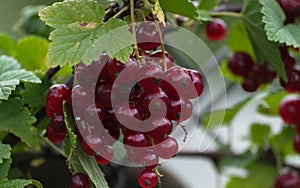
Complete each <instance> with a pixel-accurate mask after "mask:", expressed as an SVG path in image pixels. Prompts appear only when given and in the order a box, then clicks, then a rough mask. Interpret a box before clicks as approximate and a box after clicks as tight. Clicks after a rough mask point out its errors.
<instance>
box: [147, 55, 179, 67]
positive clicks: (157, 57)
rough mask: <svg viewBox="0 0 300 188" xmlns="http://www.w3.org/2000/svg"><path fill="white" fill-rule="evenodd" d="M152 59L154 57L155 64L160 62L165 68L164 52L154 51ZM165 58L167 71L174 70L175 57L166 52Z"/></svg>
mask: <svg viewBox="0 0 300 188" xmlns="http://www.w3.org/2000/svg"><path fill="white" fill-rule="evenodd" d="M150 57H152V58H153V60H154V61H155V62H159V64H160V65H161V66H163V52H162V51H161V50H157V51H154V52H153V53H152V54H151V55H150ZM165 57H166V59H165V61H166V64H167V69H170V68H172V67H173V66H174V59H173V57H172V56H171V55H170V54H169V53H168V52H165Z"/></svg>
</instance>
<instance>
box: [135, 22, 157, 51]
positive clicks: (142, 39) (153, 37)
mask: <svg viewBox="0 0 300 188" xmlns="http://www.w3.org/2000/svg"><path fill="white" fill-rule="evenodd" d="M161 31H162V29H161ZM162 33H163V32H162ZM136 39H137V42H138V47H139V48H141V49H143V50H155V49H156V48H157V47H158V46H159V45H160V43H161V42H160V36H159V32H158V29H157V28H156V24H155V22H144V23H141V24H140V25H138V26H137V28H136Z"/></svg>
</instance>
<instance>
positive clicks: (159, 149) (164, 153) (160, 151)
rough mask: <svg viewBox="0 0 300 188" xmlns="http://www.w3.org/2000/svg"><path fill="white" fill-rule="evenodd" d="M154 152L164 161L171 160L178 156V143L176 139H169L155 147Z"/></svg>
mask: <svg viewBox="0 0 300 188" xmlns="http://www.w3.org/2000/svg"><path fill="white" fill-rule="evenodd" d="M154 152H155V154H156V155H157V156H159V157H161V158H163V159H170V158H172V157H173V156H174V155H176V154H177V152H178V143H177V141H176V140H175V139H174V138H172V137H168V138H167V139H166V140H165V141H163V142H161V143H159V144H157V145H155V146H154Z"/></svg>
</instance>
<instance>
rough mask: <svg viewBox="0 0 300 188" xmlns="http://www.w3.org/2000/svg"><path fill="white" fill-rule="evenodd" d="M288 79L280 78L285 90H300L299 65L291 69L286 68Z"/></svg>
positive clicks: (291, 91)
mask: <svg viewBox="0 0 300 188" xmlns="http://www.w3.org/2000/svg"><path fill="white" fill-rule="evenodd" d="M287 77H288V81H287V82H285V81H283V80H282V79H281V80H280V84H281V85H282V86H283V87H284V89H285V90H286V91H287V92H290V93H293V92H299V91H300V67H298V66H294V67H293V68H292V69H288V70H287Z"/></svg>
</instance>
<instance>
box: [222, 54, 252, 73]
mask: <svg viewBox="0 0 300 188" xmlns="http://www.w3.org/2000/svg"><path fill="white" fill-rule="evenodd" d="M253 65H254V62H253V60H252V58H251V56H250V55H249V54H247V53H244V52H236V53H234V54H233V56H232V57H231V58H230V60H229V63H228V67H229V69H230V70H231V72H232V73H233V74H235V75H237V76H243V77H246V76H248V73H249V71H250V70H251V69H252V66H253Z"/></svg>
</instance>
